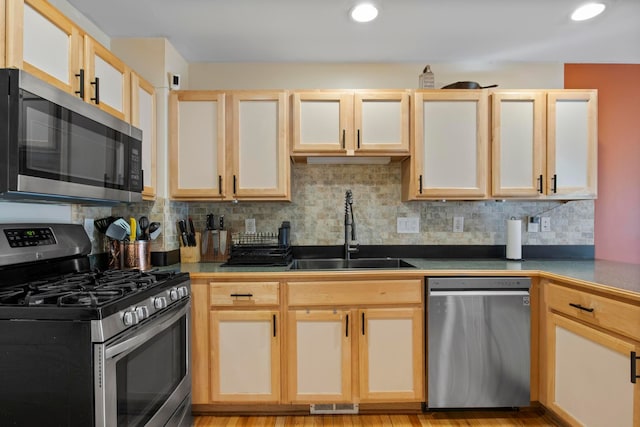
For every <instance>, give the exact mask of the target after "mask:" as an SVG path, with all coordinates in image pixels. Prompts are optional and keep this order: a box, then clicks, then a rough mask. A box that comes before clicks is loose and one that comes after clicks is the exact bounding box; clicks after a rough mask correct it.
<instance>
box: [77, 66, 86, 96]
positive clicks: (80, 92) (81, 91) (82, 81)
mask: <svg viewBox="0 0 640 427" xmlns="http://www.w3.org/2000/svg"><path fill="white" fill-rule="evenodd" d="M76 77H78V79H80V85H79V90H77V91H76V92H75V94H76V95H78V96H79V97H80V99H84V69H82V68H80V73H78V74H76Z"/></svg>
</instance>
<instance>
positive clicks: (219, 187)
mask: <svg viewBox="0 0 640 427" xmlns="http://www.w3.org/2000/svg"><path fill="white" fill-rule="evenodd" d="M218 194H222V175H218Z"/></svg>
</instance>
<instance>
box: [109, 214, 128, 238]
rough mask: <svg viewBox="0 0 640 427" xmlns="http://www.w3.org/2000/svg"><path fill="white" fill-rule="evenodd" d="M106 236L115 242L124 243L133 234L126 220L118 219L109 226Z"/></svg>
mask: <svg viewBox="0 0 640 427" xmlns="http://www.w3.org/2000/svg"><path fill="white" fill-rule="evenodd" d="M104 234H105V235H106V236H107V237H110V238H112V239H114V240H120V241H122V240H124V239H126V238H127V236H129V234H131V227H130V226H129V224H128V223H127V221H125V220H124V218H118V219H116V220H115V221H114V222H112V223H111V225H109V227H108V228H107V231H106V232H105V233H104Z"/></svg>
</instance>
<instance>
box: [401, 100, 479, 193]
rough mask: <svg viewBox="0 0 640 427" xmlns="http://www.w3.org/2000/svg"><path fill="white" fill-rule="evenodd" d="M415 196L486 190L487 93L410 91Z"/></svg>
mask: <svg viewBox="0 0 640 427" xmlns="http://www.w3.org/2000/svg"><path fill="white" fill-rule="evenodd" d="M413 107H414V108H413V118H414V123H415V126H414V142H415V144H414V153H413V154H414V157H415V159H413V162H414V163H413V165H414V169H415V173H414V175H413V179H415V181H416V182H415V183H414V186H413V188H415V190H416V194H415V196H416V197H417V198H483V197H485V196H486V194H487V182H488V174H487V162H488V154H489V153H488V149H487V136H488V133H487V130H488V115H487V92H486V91H484V90H464V91H463V90H438V91H416V94H415V103H414V105H413Z"/></svg>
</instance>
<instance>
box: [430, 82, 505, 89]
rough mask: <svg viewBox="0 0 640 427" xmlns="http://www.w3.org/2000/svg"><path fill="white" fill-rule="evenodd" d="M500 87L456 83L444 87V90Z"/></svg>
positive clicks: (475, 83) (476, 83)
mask: <svg viewBox="0 0 640 427" xmlns="http://www.w3.org/2000/svg"><path fill="white" fill-rule="evenodd" d="M490 87H498V85H489V86H480V84H479V83H478V82H455V83H451V84H448V85H446V86H442V89H487V88H490Z"/></svg>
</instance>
